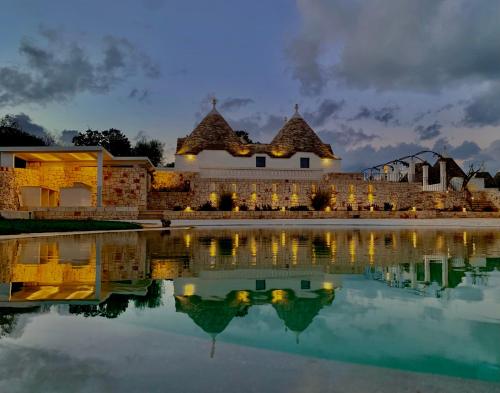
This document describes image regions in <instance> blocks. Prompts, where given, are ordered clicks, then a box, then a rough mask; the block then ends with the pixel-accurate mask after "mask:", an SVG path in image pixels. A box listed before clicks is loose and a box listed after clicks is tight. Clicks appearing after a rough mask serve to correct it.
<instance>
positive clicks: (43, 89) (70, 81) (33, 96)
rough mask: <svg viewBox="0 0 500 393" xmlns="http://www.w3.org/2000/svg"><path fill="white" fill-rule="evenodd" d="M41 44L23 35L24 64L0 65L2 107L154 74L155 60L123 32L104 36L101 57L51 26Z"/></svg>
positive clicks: (39, 101) (64, 97)
mask: <svg viewBox="0 0 500 393" xmlns="http://www.w3.org/2000/svg"><path fill="white" fill-rule="evenodd" d="M41 35H42V37H43V38H44V39H45V41H46V43H45V45H41V44H40V43H39V42H37V41H34V40H31V39H28V38H23V39H22V40H21V42H20V45H19V53H20V55H21V56H22V58H23V59H24V61H25V64H24V66H23V67H18V66H16V67H13V66H4V67H0V107H2V106H15V105H19V104H31V103H33V104H40V105H44V104H47V103H50V102H54V101H65V100H68V99H70V98H72V97H74V96H75V95H77V94H79V93H84V92H90V93H94V94H103V93H107V92H109V91H110V90H111V89H112V88H114V87H115V86H116V85H118V84H119V83H120V82H122V81H123V80H125V79H127V78H129V77H131V76H134V75H137V74H139V73H140V74H142V75H144V76H145V77H147V78H153V79H154V78H158V77H159V75H160V71H159V68H158V66H157V65H156V64H155V63H154V62H153V61H152V60H151V59H150V58H149V56H147V55H146V54H145V53H143V52H142V51H140V50H139V49H138V48H137V47H136V46H134V45H133V44H132V43H131V42H130V41H128V40H127V39H125V38H120V37H114V36H106V37H104V38H103V39H102V42H101V44H102V45H101V48H100V52H99V54H100V58H98V59H93V58H92V56H91V55H90V52H89V51H87V50H86V49H85V48H83V47H82V46H81V45H80V43H77V42H66V40H65V39H64V37H62V36H61V35H58V34H57V33H56V32H55V31H48V30H47V31H45V33H44V32H42V34H41Z"/></svg>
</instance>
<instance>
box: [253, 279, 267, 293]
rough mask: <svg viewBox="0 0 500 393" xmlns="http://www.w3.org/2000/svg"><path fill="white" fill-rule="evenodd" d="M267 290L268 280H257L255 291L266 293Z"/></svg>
mask: <svg viewBox="0 0 500 393" xmlns="http://www.w3.org/2000/svg"><path fill="white" fill-rule="evenodd" d="M265 289H266V280H255V290H256V291H264V290H265Z"/></svg>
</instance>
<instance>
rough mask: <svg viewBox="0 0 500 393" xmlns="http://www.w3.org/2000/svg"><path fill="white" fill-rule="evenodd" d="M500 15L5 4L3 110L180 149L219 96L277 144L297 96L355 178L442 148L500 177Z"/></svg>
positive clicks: (200, 2) (0, 75)
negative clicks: (365, 170)
mask: <svg viewBox="0 0 500 393" xmlns="http://www.w3.org/2000/svg"><path fill="white" fill-rule="evenodd" d="M499 20H500V2H498V1H497V0H478V1H471V0H419V1H414V0H296V1H293V0H273V1H269V0H255V1H247V0H232V1H222V0H211V1H206V0H189V1H180V0H177V1H174V0H142V1H139V0H123V1H120V2H119V6H118V2H116V1H103V0H99V1H94V0H87V1H71V2H68V1H63V0H61V1H58V0H52V1H50V2H40V1H38V0H31V1H30V0H22V1H19V0H4V1H3V2H2V12H1V13H0V36H1V37H2V46H1V47H2V50H1V51H0V116H2V115H4V114H13V115H17V116H18V120H19V123H20V124H22V125H24V126H25V127H26V128H27V129H28V130H29V131H31V132H33V133H37V134H43V133H45V132H48V133H51V134H53V135H56V136H58V137H60V138H61V140H62V141H64V140H67V139H68V138H69V137H71V135H72V131H74V130H85V129H87V128H89V127H90V128H92V129H107V128H110V127H114V128H119V129H121V130H122V131H124V132H125V133H126V134H127V135H128V136H129V137H130V138H131V139H134V138H136V137H137V136H138V135H147V136H149V137H154V138H159V139H161V140H162V141H164V142H165V143H166V145H167V152H168V154H169V155H171V154H172V151H173V148H174V146H175V140H176V138H177V137H178V136H184V135H186V134H187V133H189V132H190V131H191V130H192V128H193V126H194V125H195V123H196V121H197V120H199V119H200V117H201V116H202V115H203V114H204V113H205V112H206V111H207V110H208V108H209V106H210V105H209V101H210V98H211V97H212V96H216V97H217V98H218V100H219V110H220V111H221V112H222V114H223V115H224V116H225V117H226V118H227V119H228V121H229V122H230V124H231V125H232V126H233V128H234V129H237V130H238V129H243V130H246V131H248V132H249V133H250V135H251V137H252V138H253V139H254V140H259V141H262V142H267V141H269V140H270V139H271V138H272V137H273V135H274V134H276V132H277V131H278V129H279V128H280V127H281V125H282V124H283V119H284V117H285V116H290V115H291V114H292V113H293V105H294V104H295V103H298V104H299V105H300V111H301V113H302V114H303V115H304V117H305V118H306V119H307V120H308V121H309V122H310V124H311V125H312V126H313V128H314V129H315V130H316V131H317V132H318V133H319V135H320V136H321V137H322V138H323V140H324V141H325V142H328V143H331V144H332V147H333V150H334V152H335V153H337V154H338V155H340V156H341V157H342V158H343V159H344V161H343V167H344V169H346V170H357V169H362V168H364V167H367V166H372V165H375V164H379V163H381V162H383V161H386V160H389V159H393V158H397V157H399V156H401V155H404V154H407V153H412V152H416V151H418V150H420V149H423V148H431V149H434V150H437V151H439V152H442V151H446V152H447V154H449V155H452V156H454V157H456V158H457V159H459V160H460V161H461V162H464V163H467V162H478V163H484V164H485V166H486V167H487V169H488V170H490V171H491V172H496V171H498V170H500V23H498V21H499ZM170 158H171V157H170Z"/></svg>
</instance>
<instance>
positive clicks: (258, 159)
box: [255, 156, 266, 168]
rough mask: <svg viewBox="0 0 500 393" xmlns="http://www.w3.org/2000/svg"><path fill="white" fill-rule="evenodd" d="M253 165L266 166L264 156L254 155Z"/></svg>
mask: <svg viewBox="0 0 500 393" xmlns="http://www.w3.org/2000/svg"><path fill="white" fill-rule="evenodd" d="M255 166H256V167H257V168H265V167H266V157H263V156H257V157H255Z"/></svg>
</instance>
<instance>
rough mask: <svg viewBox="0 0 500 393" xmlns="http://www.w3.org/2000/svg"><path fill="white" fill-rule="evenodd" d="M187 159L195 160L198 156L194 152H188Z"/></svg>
mask: <svg viewBox="0 0 500 393" xmlns="http://www.w3.org/2000/svg"><path fill="white" fill-rule="evenodd" d="M185 157H186V160H188V161H194V160H196V156H195V155H194V154H186V156H185Z"/></svg>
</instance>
